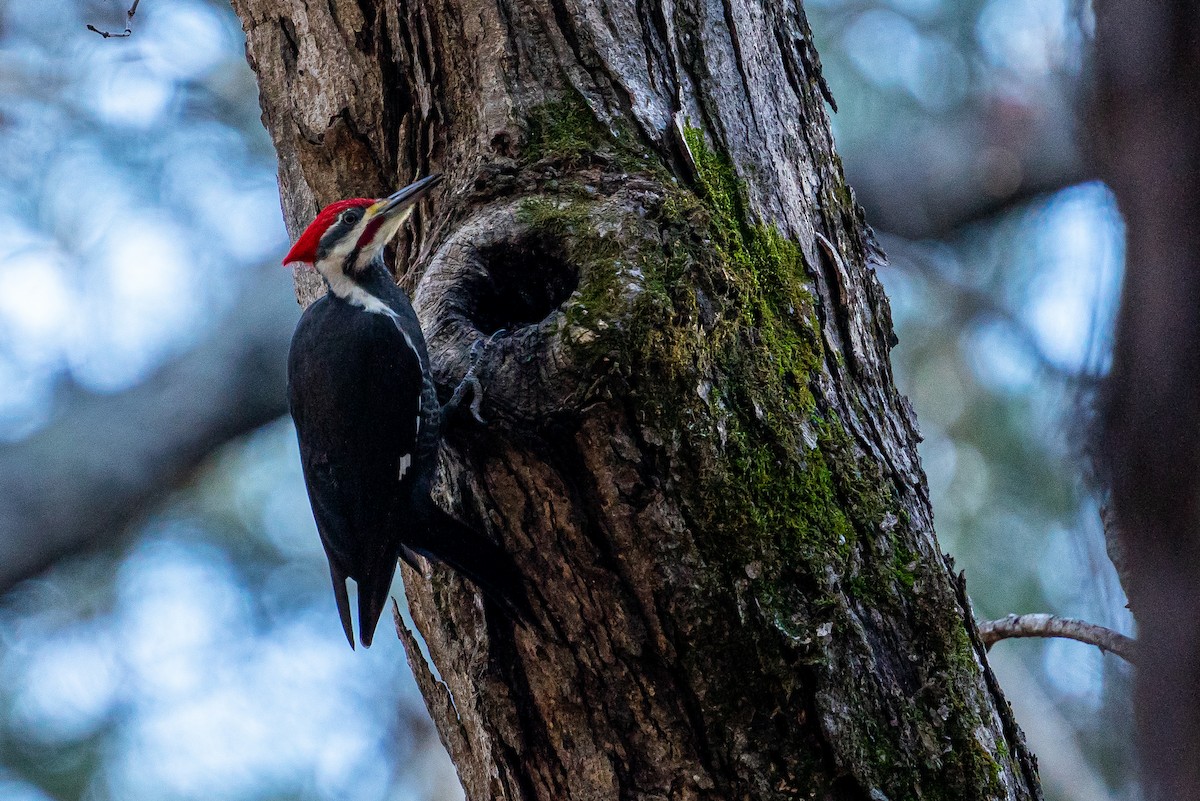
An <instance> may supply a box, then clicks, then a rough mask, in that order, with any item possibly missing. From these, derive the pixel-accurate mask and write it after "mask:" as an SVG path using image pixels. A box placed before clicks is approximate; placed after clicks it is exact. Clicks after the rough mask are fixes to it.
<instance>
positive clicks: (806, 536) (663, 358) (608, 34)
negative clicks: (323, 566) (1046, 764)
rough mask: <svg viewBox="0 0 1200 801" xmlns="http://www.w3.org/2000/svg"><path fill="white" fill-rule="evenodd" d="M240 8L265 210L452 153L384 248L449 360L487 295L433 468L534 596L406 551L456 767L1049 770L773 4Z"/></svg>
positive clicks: (798, 25)
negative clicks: (476, 352) (274, 197)
mask: <svg viewBox="0 0 1200 801" xmlns="http://www.w3.org/2000/svg"><path fill="white" fill-rule="evenodd" d="M234 6H235V8H236V10H237V11H238V13H239V15H240V16H241V18H242V20H243V23H244V26H245V29H246V33H247V37H248V48H247V52H248V55H249V58H250V61H251V64H252V65H253V66H254V68H255V70H256V71H257V73H258V77H259V82H260V87H261V92H262V104H263V112H264V121H265V123H266V125H267V127H268V129H269V130H270V131H271V134H272V136H273V138H274V142H275V146H276V148H277V150H278V152H279V157H280V179H281V186H282V193H283V203H284V211H285V215H286V218H287V220H288V223H289V227H290V228H291V229H292V231H293V232H296V231H297V230H298V229H299V228H300V227H301V226H302V225H303V223H305V222H306V221H307V220H308V219H309V218H311V216H312V215H313V213H314V212H315V211H316V210H317V208H319V207H320V206H321V205H323V204H324V203H325V202H328V201H329V200H332V199H334V198H338V197H343V196H352V195H374V196H380V195H382V194H386V192H388V191H390V190H391V189H392V188H394V187H395V186H399V185H403V184H405V183H407V182H408V181H410V180H412V179H413V178H415V177H417V176H420V175H423V174H427V173H429V172H433V171H441V172H444V173H445V174H446V176H447V177H446V181H445V182H444V184H443V187H442V188H441V189H439V190H438V192H436V193H435V194H434V196H433V198H432V201H431V202H430V203H429V204H428V207H427V208H425V209H424V210H423V212H422V213H421V214H420V215H419V216H418V217H417V218H416V220H415V222H414V224H413V225H412V226H411V228H410V229H409V231H408V233H407V236H406V237H404V238H403V240H402V241H401V242H400V243H399V245H398V246H397V253H396V258H395V262H394V263H395V264H396V265H397V269H398V271H399V273H401V274H399V275H398V276H397V277H398V279H399V280H400V281H401V283H402V284H403V285H404V286H405V287H406V288H408V289H410V290H412V291H413V293H414V302H415V306H416V308H417V311H418V314H419V315H420V317H421V319H422V322H423V325H424V327H425V332H426V336H427V339H428V340H429V345H430V352H431V357H432V360H433V363H434V368H435V371H436V372H437V374H438V377H439V380H440V381H441V383H442V384H444V385H446V386H453V385H454V384H455V383H457V381H458V379H460V378H461V377H462V375H463V373H464V372H465V370H466V368H467V358H468V357H467V354H468V351H469V346H470V344H471V343H472V342H473V341H475V340H476V339H478V338H480V337H484V336H490V335H491V333H493V332H494V331H495V330H496V329H497V328H506V329H508V334H507V335H506V336H503V337H501V338H499V339H497V340H496V342H495V343H494V345H493V346H492V347H490V348H489V349H488V351H487V354H486V357H485V358H484V360H483V361H482V363H481V364H480V368H479V375H480V379H481V381H482V383H483V386H484V387H485V388H486V399H485V403H484V406H483V413H484V416H485V417H487V418H489V419H490V420H491V421H492V424H491V425H490V426H489V427H488V428H486V429H484V430H475V431H470V432H465V433H463V434H461V435H459V436H458V437H457V438H456V439H453V440H452V441H451V442H450V444H449V447H448V448H447V449H446V452H445V454H444V459H443V477H444V487H443V493H442V502H443V503H445V504H447V506H451V505H452V506H453V509H452V511H453V512H454V514H455V515H456V516H457V517H459V518H461V519H465V520H469V521H470V522H471V523H472V524H473V525H476V526H477V527H480V528H486V529H487V530H488V531H489V532H490V533H491V534H492V535H493V536H494V537H495V538H496V539H497V541H499V542H501V543H503V544H504V546H505V547H506V548H507V549H508V550H509V551H510V552H511V553H512V554H513V555H514V556H515V558H516V559H517V561H518V563H519V564H520V565H521V568H522V569H523V570H524V571H525V573H526V574H527V575H529V576H530V577H532V579H533V583H534V585H535V587H536V590H537V592H536V597H535V598H534V605H535V607H536V612H537V616H538V618H539V621H540V624H541V626H540V630H539V628H538V627H531V628H530V629H528V630H521V629H518V630H516V631H511V630H510V629H509V628H505V627H501V626H494V627H490V628H489V625H488V620H487V618H486V617H485V616H484V615H483V614H482V613H481V610H480V608H479V607H478V606H477V604H475V603H473V602H472V599H473V597H474V596H473V594H472V593H471V592H470V591H469V588H467V587H466V586H465V585H464V584H463V583H462V582H461V581H459V580H458V579H456V578H454V577H453V576H452V575H450V574H449V573H447V572H445V571H444V570H440V569H436V568H434V569H431V571H430V575H429V576H428V579H429V580H428V581H422V580H420V579H419V577H418V576H417V575H416V574H415V573H413V572H412V571H407V570H406V573H405V578H406V587H407V588H408V593H409V597H410V601H411V602H412V606H413V609H414V619H415V620H416V622H417V625H418V627H419V628H420V629H421V631H422V633H423V634H424V636H425V638H426V640H427V641H428V643H429V648H430V652H431V654H432V656H433V659H434V661H435V662H436V663H437V666H438V668H439V670H440V672H441V675H442V677H443V678H444V680H445V686H444V687H443V686H442V685H440V684H439V683H437V682H436V681H435V680H434V679H433V677H432V676H431V675H430V674H429V673H428V671H427V668H426V667H425V665H424V662H423V661H422V660H421V657H420V654H419V653H418V652H416V651H415V649H413V648H411V647H410V648H409V657H410V662H412V663H413V664H414V668H415V670H416V672H417V676H418V681H419V682H420V683H421V684H422V688H423V691H424V692H425V696H426V701H427V703H428V706H429V709H430V712H431V714H432V715H433V717H434V719H435V721H436V723H437V725H438V728H439V731H440V733H441V735H442V738H443V740H444V742H445V743H446V745H447V747H448V748H449V750H450V753H451V756H452V758H453V759H454V761H455V763H456V765H457V767H458V770H459V775H460V777H461V778H462V781H463V785H464V787H465V788H466V792H467V797H468V798H470V799H474V800H476V801H482V799H492V798H505V799H555V801H564V800H565V799H571V800H575V801H577V800H579V799H611V798H630V799H634V798H636V799H666V798H671V799H690V798H713V799H716V798H722V799H728V798H756V799H775V798H797V797H803V798H827V799H872V800H873V801H877V800H878V799H893V801H897V800H898V799H985V798H986V799H1030V798H1039V797H1040V790H1039V788H1038V783H1037V778H1036V773H1035V769H1034V767H1033V760H1032V758H1031V757H1030V756H1029V755H1028V754H1027V752H1026V750H1025V748H1024V744H1023V742H1022V738H1021V736H1020V733H1019V731H1018V729H1017V727H1016V725H1015V724H1014V722H1013V721H1012V719H1011V716H1010V713H1009V711H1008V707H1007V705H1006V704H1005V702H1004V700H1003V697H1002V696H1001V693H1000V690H999V688H998V687H997V685H996V682H995V680H994V678H993V677H992V676H991V674H990V672H989V671H988V670H987V668H986V661H985V659H984V655H983V650H982V646H981V644H980V642H979V639H978V636H977V633H976V632H975V630H974V627H973V624H972V623H971V617H970V610H969V605H968V602H967V600H966V594H965V591H964V590H963V588H962V586H961V583H960V582H959V581H957V580H956V578H955V577H954V575H953V573H952V570H951V569H950V567H949V566H948V565H947V563H946V562H945V561H944V559H943V557H942V555H941V553H940V551H939V549H938V546H937V542H936V540H935V539H934V534H933V525H932V516H931V512H930V507H929V498H928V490H927V487H926V484H925V478H924V474H923V473H922V471H921V467H920V464H919V462H918V458H917V451H916V442H917V439H918V434H917V430H916V426H915V422H914V420H913V416H912V412H911V410H910V408H909V406H908V404H907V402H906V401H905V400H904V399H903V398H902V397H901V396H900V395H899V394H898V393H897V392H896V389H895V387H894V385H893V381H892V375H891V369H890V365H889V362H888V351H889V348H890V347H891V345H892V343H893V342H894V336H893V334H892V326H891V321H890V318H889V312H888V307H887V302H886V299H885V298H884V296H883V292H882V290H881V288H880V286H879V284H878V282H877V280H876V278H875V275H874V270H875V268H876V266H878V265H880V264H882V254H880V253H879V252H878V250H877V249H876V248H875V246H874V244H873V241H872V238H871V234H870V230H869V228H868V227H867V225H866V223H865V221H864V220H863V217H862V214H861V211H860V209H859V207H858V206H857V204H856V203H855V201H854V197H853V194H852V193H851V191H850V189H849V187H848V186H846V184H845V181H844V179H843V177H842V171H841V167H840V164H839V161H838V158H837V156H836V154H835V152H834V149H833V143H832V140H831V135H830V131H829V124H828V118H827V116H826V112H825V106H824V102H825V100H826V99H827V97H828V90H827V89H826V88H825V86H824V84H823V82H822V79H821V75H820V65H819V61H818V59H817V55H816V52H815V50H814V49H813V47H812V44H811V32H810V31H809V29H808V24H807V22H806V20H805V17H804V14H803V10H802V9H801V7H800V6H799V5H798V4H796V3H794V2H787V1H786V0H762V1H761V2H743V1H741V0H738V1H737V2H735V0H727V2H724V3H709V4H704V3H700V2H697V1H696V0H683V2H678V3H675V2H665V1H664V0H649V2H639V3H630V2H620V0H600V1H599V2H592V3H587V4H584V3H571V2H568V0H531V1H530V2H522V3H514V2H511V1H510V0H499V1H498V2H495V3H478V2H474V0H415V1H414V2H408V3H391V2H382V1H380V0H357V2H349V0H331V2H329V3H325V4H321V3H305V2H300V0H235V2H234ZM818 237H824V238H825V240H826V242H827V243H828V246H827V247H826V246H823V245H821V244H819V239H818ZM297 288H298V293H299V296H300V298H301V300H302V302H305V303H308V302H311V301H312V300H313V298H314V297H315V296H316V295H317V294H319V292H320V284H319V282H318V281H317V280H316V279H315V278H314V277H313V276H311V275H300V276H298V280H297ZM405 635H406V636H407V633H405ZM448 694H449V695H452V696H453V704H451V703H449V699H448Z"/></svg>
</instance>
